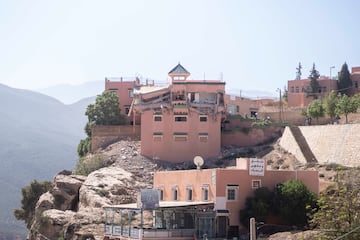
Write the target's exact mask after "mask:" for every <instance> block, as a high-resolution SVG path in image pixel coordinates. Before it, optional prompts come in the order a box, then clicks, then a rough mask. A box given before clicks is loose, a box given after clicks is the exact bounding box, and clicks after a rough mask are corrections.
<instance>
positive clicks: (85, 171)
mask: <svg viewBox="0 0 360 240" xmlns="http://www.w3.org/2000/svg"><path fill="white" fill-rule="evenodd" d="M103 167H105V163H104V156H102V155H98V154H96V155H94V156H91V157H87V158H85V157H82V158H80V159H79V161H78V163H77V164H76V167H75V170H74V174H78V175H84V176H87V175H89V174H90V173H92V172H93V171H95V170H98V169H100V168H103Z"/></svg>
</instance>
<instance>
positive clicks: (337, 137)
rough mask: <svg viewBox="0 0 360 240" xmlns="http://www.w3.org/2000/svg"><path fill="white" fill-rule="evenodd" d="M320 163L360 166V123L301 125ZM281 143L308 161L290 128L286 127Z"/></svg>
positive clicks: (298, 157) (301, 160)
mask: <svg viewBox="0 0 360 240" xmlns="http://www.w3.org/2000/svg"><path fill="white" fill-rule="evenodd" d="M299 128H300V131H301V133H302V134H303V136H304V138H305V140H306V141H307V143H308V145H309V147H310V149H311V151H312V152H313V153H314V155H315V157H316V159H317V161H318V163H320V164H329V163H337V164H341V165H345V166H360V159H359V157H358V152H359V142H360V140H359V133H360V124H341V125H323V126H301V127H299ZM280 145H281V146H282V147H283V148H284V149H285V150H287V151H288V152H290V153H292V154H293V155H295V157H296V158H297V159H298V160H299V161H300V162H302V163H306V160H305V158H304V156H303V155H302V153H301V151H300V148H299V146H298V145H297V143H296V141H295V139H294V136H293V135H292V133H291V131H290V129H289V128H288V127H286V129H285V131H284V134H283V136H282V138H281V140H280Z"/></svg>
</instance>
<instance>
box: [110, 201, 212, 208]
mask: <svg viewBox="0 0 360 240" xmlns="http://www.w3.org/2000/svg"><path fill="white" fill-rule="evenodd" d="M159 204H160V206H159V208H174V207H191V206H199V205H201V206H205V205H213V204H214V202H211V201H196V202H195V201H160V202H159ZM104 208H105V209H109V208H118V209H139V208H138V206H137V203H128V204H120V205H109V206H105V207H104Z"/></svg>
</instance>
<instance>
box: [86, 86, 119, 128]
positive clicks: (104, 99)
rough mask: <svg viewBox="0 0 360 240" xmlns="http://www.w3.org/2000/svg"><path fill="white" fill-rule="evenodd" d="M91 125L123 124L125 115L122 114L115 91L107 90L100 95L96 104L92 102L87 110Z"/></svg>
mask: <svg viewBox="0 0 360 240" xmlns="http://www.w3.org/2000/svg"><path fill="white" fill-rule="evenodd" d="M85 115H86V116H88V120H89V121H88V123H89V124H90V126H91V125H92V124H95V125H122V124H125V116H124V115H122V114H121V112H120V108H119V99H118V96H117V94H116V93H115V92H108V91H105V92H103V93H102V94H101V95H98V96H97V98H96V101H95V104H90V105H89V106H88V107H87V109H86V112H85Z"/></svg>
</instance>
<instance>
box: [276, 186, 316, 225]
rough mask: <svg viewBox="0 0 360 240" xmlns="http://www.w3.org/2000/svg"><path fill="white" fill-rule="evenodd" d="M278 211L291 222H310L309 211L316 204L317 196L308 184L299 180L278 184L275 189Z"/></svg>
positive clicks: (297, 223) (301, 223)
mask: <svg viewBox="0 0 360 240" xmlns="http://www.w3.org/2000/svg"><path fill="white" fill-rule="evenodd" d="M274 194H275V197H274V200H275V204H274V206H275V207H276V209H277V211H278V213H280V215H281V216H282V218H283V219H284V220H286V221H287V222H288V223H290V224H296V225H304V224H307V223H308V213H309V212H308V211H309V209H314V208H315V206H316V201H317V197H316V195H315V193H313V192H311V191H310V190H309V189H308V188H307V187H306V185H305V184H304V183H303V182H301V181H298V180H289V181H286V182H284V183H281V184H278V185H277V186H276V187H275V190H274Z"/></svg>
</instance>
